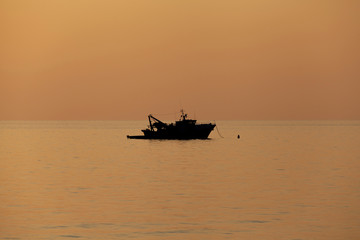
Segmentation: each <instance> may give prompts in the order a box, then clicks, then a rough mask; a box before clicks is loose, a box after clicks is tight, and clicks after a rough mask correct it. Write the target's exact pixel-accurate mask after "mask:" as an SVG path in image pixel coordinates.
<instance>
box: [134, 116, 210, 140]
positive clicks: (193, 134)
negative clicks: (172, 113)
mask: <svg viewBox="0 0 360 240" xmlns="http://www.w3.org/2000/svg"><path fill="white" fill-rule="evenodd" d="M187 117H188V116H187V114H185V113H184V111H183V110H181V116H180V119H179V121H175V123H164V122H162V121H160V120H159V119H157V118H156V117H154V116H152V115H151V114H150V115H148V119H149V126H148V128H147V129H144V130H141V131H142V132H143V134H144V135H138V136H129V135H128V136H127V138H130V139H207V138H208V137H209V134H210V132H211V131H212V130H213V129H214V128H215V126H216V124H214V123H206V124H205V123H202V124H198V123H196V121H197V120H194V119H188V118H187Z"/></svg>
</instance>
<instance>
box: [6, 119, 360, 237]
mask: <svg viewBox="0 0 360 240" xmlns="http://www.w3.org/2000/svg"><path fill="white" fill-rule="evenodd" d="M146 125H147V122H145V121H0V203H1V204H0V239H24V240H25V239H26V240H27V239H259V240H260V239H261V240H262V239H289V240H295V239H296V240H300V239H303V240H305V239H324V240H325V239H326V240H329V239H359V236H360V122H359V121H217V126H218V130H219V132H220V133H221V135H222V136H223V137H224V138H221V137H220V135H219V134H218V132H217V131H216V130H214V131H213V132H212V133H211V134H210V139H209V140H182V141H181V140H136V139H127V138H126V135H137V134H141V132H140V129H143V128H145V127H146ZM237 135H240V139H238V138H237Z"/></svg>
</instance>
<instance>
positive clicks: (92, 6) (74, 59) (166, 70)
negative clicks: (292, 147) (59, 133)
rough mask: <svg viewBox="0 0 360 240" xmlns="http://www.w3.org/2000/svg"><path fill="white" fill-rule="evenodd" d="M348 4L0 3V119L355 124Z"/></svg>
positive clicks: (358, 46) (354, 43)
mask: <svg viewBox="0 0 360 240" xmlns="http://www.w3.org/2000/svg"><path fill="white" fill-rule="evenodd" d="M359 104H360V1H358V0H353V1H350V0H338V1H334V0H324V1H321V0H303V1H295V0H294V1H292V0H283V1H276V0H271V1H270V0H262V1H261V0H258V1H256V0H248V1H242V0H234V1H229V0H228V1H226V0H224V1H219V0H217V1H211V0H192V1H186V0H181V1H180V0H179V1H176V0H171V1H170V0H151V1H150V0H116V1H115V0H114V1H110V0H107V1H100V0H99V1H90V0H76V1H75V0H54V1H48V0H32V1H30V0H0V120H1V119H2V120H27V119H29V120H53V119H54V120H56V119H57V120H63V119H69V120H86V119H89V120H107V119H109V120H118V119H119V120H121V119H124V120H125V119H144V120H145V118H146V116H147V114H148V113H154V114H156V113H169V112H176V111H178V110H179V109H180V107H181V106H182V107H184V108H185V110H188V111H189V113H190V114H193V113H194V112H196V116H197V118H199V119H204V120H205V119H218V120H220V119H244V120H290V119H295V120H305V119H309V120H311V119H336V120H337V119H349V120H360V107H359Z"/></svg>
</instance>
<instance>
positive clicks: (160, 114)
mask: <svg viewBox="0 0 360 240" xmlns="http://www.w3.org/2000/svg"><path fill="white" fill-rule="evenodd" d="M174 114H177V113H175V112H172V113H153V115H154V116H170V115H174Z"/></svg>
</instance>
